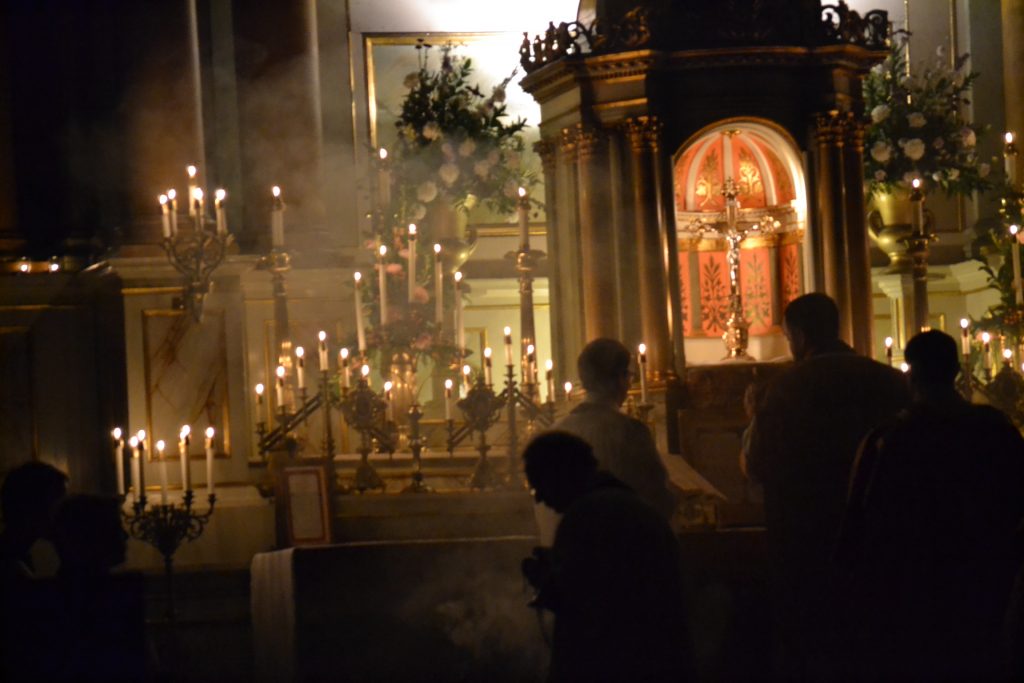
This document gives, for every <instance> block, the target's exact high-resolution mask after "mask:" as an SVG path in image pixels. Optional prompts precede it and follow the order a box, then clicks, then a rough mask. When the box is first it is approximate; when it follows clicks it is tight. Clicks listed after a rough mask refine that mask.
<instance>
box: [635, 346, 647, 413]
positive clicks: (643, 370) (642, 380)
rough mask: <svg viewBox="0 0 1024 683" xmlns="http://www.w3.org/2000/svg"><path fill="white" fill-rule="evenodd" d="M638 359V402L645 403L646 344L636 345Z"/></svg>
mask: <svg viewBox="0 0 1024 683" xmlns="http://www.w3.org/2000/svg"><path fill="white" fill-rule="evenodd" d="M637 350H638V351H639V360H640V403H641V404H642V405H647V344H641V345H640V346H638V347H637Z"/></svg>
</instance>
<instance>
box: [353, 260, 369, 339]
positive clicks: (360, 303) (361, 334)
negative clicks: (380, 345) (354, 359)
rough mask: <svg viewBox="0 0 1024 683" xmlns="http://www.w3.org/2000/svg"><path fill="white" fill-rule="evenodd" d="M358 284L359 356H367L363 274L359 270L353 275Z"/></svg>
mask: <svg viewBox="0 0 1024 683" xmlns="http://www.w3.org/2000/svg"><path fill="white" fill-rule="evenodd" d="M352 277H353V279H354V280H355V282H356V289H355V292H356V339H357V340H358V343H359V355H360V356H364V355H366V330H365V329H363V274H362V273H360V272H359V271H358V270H357V271H356V272H355V273H353V275H352Z"/></svg>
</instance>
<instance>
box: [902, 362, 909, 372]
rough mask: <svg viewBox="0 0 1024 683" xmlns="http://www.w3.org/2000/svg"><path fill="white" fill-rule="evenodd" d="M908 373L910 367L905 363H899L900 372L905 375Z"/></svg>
mask: <svg viewBox="0 0 1024 683" xmlns="http://www.w3.org/2000/svg"><path fill="white" fill-rule="evenodd" d="M909 371H910V366H909V365H907V364H906V363H900V372H902V373H904V374H906V373H907V372H909Z"/></svg>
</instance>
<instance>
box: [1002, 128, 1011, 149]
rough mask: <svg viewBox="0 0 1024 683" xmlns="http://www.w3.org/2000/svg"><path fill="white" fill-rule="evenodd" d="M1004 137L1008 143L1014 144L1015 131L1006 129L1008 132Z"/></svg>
mask: <svg viewBox="0 0 1024 683" xmlns="http://www.w3.org/2000/svg"><path fill="white" fill-rule="evenodd" d="M1003 139H1004V140H1006V144H1008V145H1012V144H1013V132H1012V131H1009V130H1008V131H1006V134H1005V135H1003Z"/></svg>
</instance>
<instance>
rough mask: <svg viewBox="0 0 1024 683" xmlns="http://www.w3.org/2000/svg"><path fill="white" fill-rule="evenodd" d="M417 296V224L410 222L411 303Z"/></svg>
mask: <svg viewBox="0 0 1024 683" xmlns="http://www.w3.org/2000/svg"><path fill="white" fill-rule="evenodd" d="M415 298H416V224H415V223H410V224H409V303H412V302H413V301H414V300H415Z"/></svg>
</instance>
